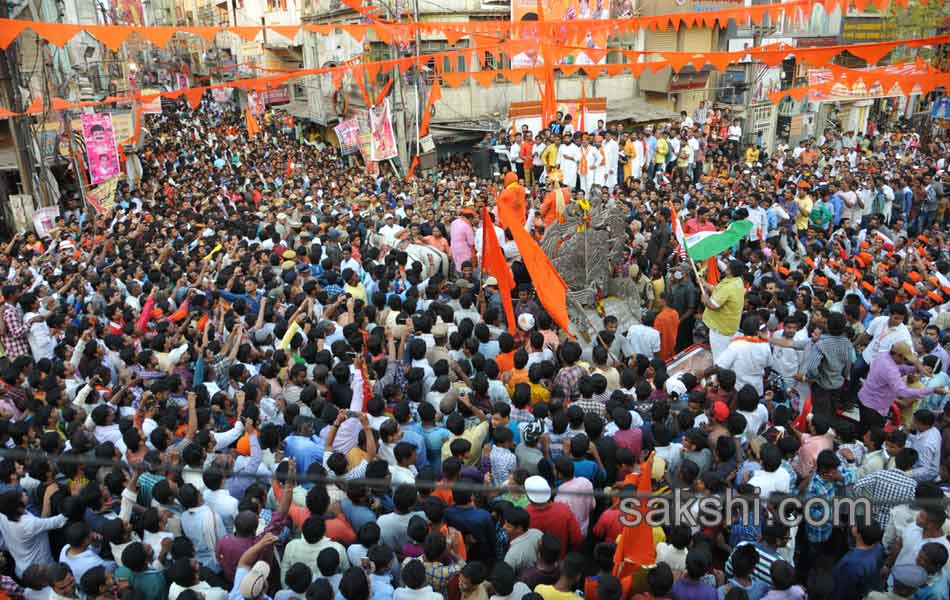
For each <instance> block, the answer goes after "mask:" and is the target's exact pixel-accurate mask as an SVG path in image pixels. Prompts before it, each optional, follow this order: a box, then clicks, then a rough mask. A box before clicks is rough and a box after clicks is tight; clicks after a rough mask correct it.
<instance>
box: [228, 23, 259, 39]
mask: <svg viewBox="0 0 950 600" xmlns="http://www.w3.org/2000/svg"><path fill="white" fill-rule="evenodd" d="M228 31H230V32H231V33H233V34H234V35H236V36H238V37H239V38H241V39H242V40H244V41H245V42H253V41H254V38H256V37H257V34H258V33H260V32H261V28H260V27H228Z"/></svg>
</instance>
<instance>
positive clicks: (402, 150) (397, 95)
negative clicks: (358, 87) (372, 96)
mask: <svg viewBox="0 0 950 600" xmlns="http://www.w3.org/2000/svg"><path fill="white" fill-rule="evenodd" d="M386 7H387V8H388V9H389V14H390V16H391V17H392V19H393V20H394V21H398V20H399V15H397V14H396V10H395V8H394V7H393V5H391V4H387V5H386ZM390 48H391V50H392V53H393V58H399V44H398V43H396V39H395V37H394V38H393V43H392V44H391V46H390ZM416 71H418V67H417V68H416ZM392 76H393V107H392V113H393V114H392V115H391V116H394V117H395V121H396V148H397V149H398V151H399V169H400V175H405V174H406V169H408V168H409V140H408V138H407V137H406V102H405V94H404V92H403V89H402V74H401V73H399V66H398V65H393V74H392ZM366 108H367V109H369V108H371V107H369V106H367V107H366Z"/></svg>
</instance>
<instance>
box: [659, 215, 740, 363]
mask: <svg viewBox="0 0 950 600" xmlns="http://www.w3.org/2000/svg"><path fill="white" fill-rule="evenodd" d="M671 212H672V215H671V216H672V220H673V235H674V236H675V237H676V240H677V242H679V244H680V247H681V248H682V249H683V251H684V252H685V253H686V255H687V257H688V260H689V261H690V263H691V265H692V267H693V272H694V273H696V265H695V264H694V263H693V262H692V261H695V260H706V259H710V258H711V259H713V260H715V257H716V256H717V255H719V254H720V253H722V252H724V251H726V250H728V249H730V248H732V247H733V246H735V245H736V244H738V243H739V241H740V240H741V239H742V238H743V237H745V236H747V235H749V231H750V230H751V229H752V222H751V221H749V220H742V221H734V222H732V223H730V224H729V227H728V228H726V230H725V231H700V232H697V233H695V234H693V235H691V236H689V237H688V238H687V237H686V235H685V234H684V233H683V224H682V223H681V222H680V219H679V215H677V214H676V209H675V208H673V207H671ZM744 274H745V265H743V264H742V263H741V262H739V261H737V260H732V261H729V266H728V267H727V269H726V274H725V277H723V278H722V280H721V281H719V282H718V283H716V284H713V283H711V282H709V281H706V280H701V279H700V278H699V274H698V273H696V278H697V279H700V280H699V283H700V293H701V301H702V303H703V306H704V307H705V310H704V311H703V323H705V325H706V327H708V328H709V347H710V349H711V350H712V355H713V360H715V359H716V357H717V356H719V354H721V353H722V352H723V351H724V350H725V349H726V347H727V346H728V345H729V342H730V341H731V340H732V338H734V337H735V335H736V331H738V329H739V322H740V320H741V319H742V308H743V307H744V306H745V282H744V281H743V280H742V276H743V275H744Z"/></svg>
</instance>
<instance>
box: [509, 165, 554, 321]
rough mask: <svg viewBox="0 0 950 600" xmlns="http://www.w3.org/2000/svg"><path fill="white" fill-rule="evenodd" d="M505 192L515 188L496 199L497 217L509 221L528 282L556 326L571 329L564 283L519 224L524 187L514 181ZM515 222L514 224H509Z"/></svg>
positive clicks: (522, 213)
mask: <svg viewBox="0 0 950 600" xmlns="http://www.w3.org/2000/svg"><path fill="white" fill-rule="evenodd" d="M505 191H506V192H507V191H515V192H517V194H515V195H514V197H511V195H507V196H509V198H510V201H505V202H499V204H498V216H499V217H500V218H501V222H502V223H508V224H509V226H508V230H509V231H511V235H512V237H514V239H515V244H517V245H518V251H519V252H521V261H522V262H523V263H524V266H525V267H526V268H527V269H528V274H529V275H530V276H531V281H532V282H533V283H534V288H535V291H536V292H537V294H538V300H539V301H540V302H541V306H543V307H544V310H546V311H547V312H548V314H549V315H551V319H552V320H553V321H554V322H555V323H557V325H558V327H560V328H561V329H563V330H564V331H566V332H570V320H569V319H568V316H567V284H566V283H565V282H564V279H563V278H562V277H561V274H560V273H558V270H557V269H556V268H555V267H554V265H553V264H552V263H551V259H549V258H548V257H547V255H546V254H545V253H544V251H543V250H541V246H538V243H537V242H536V241H534V239H533V238H532V237H531V234H529V233H528V232H527V231H525V228H524V227H523V226H522V225H521V224H522V223H524V218H525V210H524V209H525V199H524V188H523V187H521V185H519V184H518V183H517V182H515V183H512V184H510V185H509V186H508V187H507V188H506V189H505ZM510 224H514V225H510Z"/></svg>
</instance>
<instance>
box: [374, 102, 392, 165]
mask: <svg viewBox="0 0 950 600" xmlns="http://www.w3.org/2000/svg"><path fill="white" fill-rule="evenodd" d="M369 124H370V133H371V134H372V135H371V137H370V160H374V161H377V162H379V161H381V160H389V159H390V158H395V157H396V155H397V154H398V152H397V150H396V134H395V131H394V130H393V120H392V113H391V112H390V110H389V98H386V100H384V101H383V103H382V104H380V105H379V106H375V107H373V108H371V109H369Z"/></svg>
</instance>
